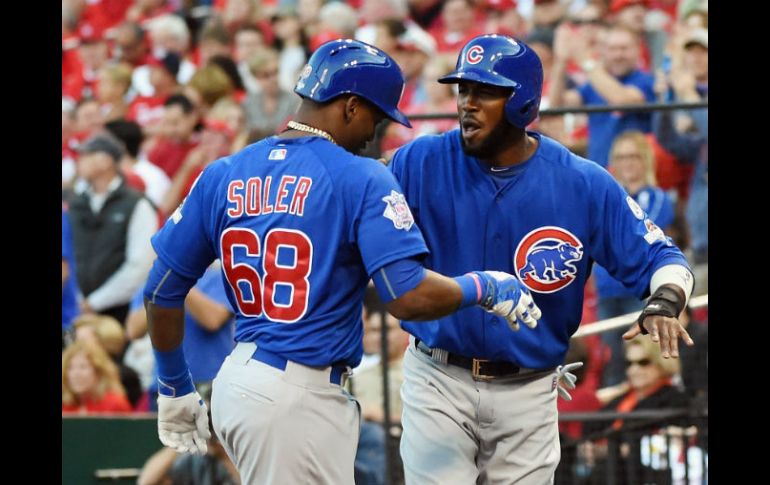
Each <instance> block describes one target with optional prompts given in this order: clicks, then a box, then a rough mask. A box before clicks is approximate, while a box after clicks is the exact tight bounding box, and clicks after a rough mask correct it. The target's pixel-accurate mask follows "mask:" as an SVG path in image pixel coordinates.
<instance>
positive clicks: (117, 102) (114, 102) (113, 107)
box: [96, 64, 131, 123]
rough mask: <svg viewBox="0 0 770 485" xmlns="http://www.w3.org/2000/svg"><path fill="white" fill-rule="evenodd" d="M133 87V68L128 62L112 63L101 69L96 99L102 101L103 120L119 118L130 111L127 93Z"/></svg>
mask: <svg viewBox="0 0 770 485" xmlns="http://www.w3.org/2000/svg"><path fill="white" fill-rule="evenodd" d="M129 88H131V68H130V67H129V66H127V65H126V64H111V65H108V66H106V67H104V68H102V70H101V71H99V84H97V86H96V99H97V100H98V101H99V103H101V106H100V109H101V114H102V120H103V121H104V122H105V123H106V122H108V121H113V120H117V119H120V118H123V117H125V115H126V113H127V112H128V104H127V103H126V94H128V90H129Z"/></svg>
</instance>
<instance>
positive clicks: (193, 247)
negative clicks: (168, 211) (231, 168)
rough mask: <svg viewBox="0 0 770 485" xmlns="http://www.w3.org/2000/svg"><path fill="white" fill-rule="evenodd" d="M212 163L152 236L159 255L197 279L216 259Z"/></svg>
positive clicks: (163, 259)
mask: <svg viewBox="0 0 770 485" xmlns="http://www.w3.org/2000/svg"><path fill="white" fill-rule="evenodd" d="M211 168H212V165H209V167H207V169H206V170H204V171H203V173H202V174H201V175H200V176H199V177H198V179H197V180H196V181H195V183H194V184H193V188H192V189H191V190H190V193H189V194H188V195H187V197H186V198H185V199H184V201H182V203H181V204H180V205H179V207H178V208H177V209H176V210H175V211H174V213H173V214H172V215H171V217H169V219H168V220H167V221H166V223H165V224H164V225H163V227H162V228H161V229H160V231H158V233H157V234H155V236H153V238H152V247H153V248H154V249H155V253H156V254H157V255H158V258H159V259H161V260H162V261H163V262H164V263H166V264H167V265H168V266H169V267H170V268H171V269H173V270H174V271H175V272H177V273H178V274H179V275H181V276H184V277H185V278H193V279H195V280H197V279H198V278H199V277H200V276H201V275H202V274H203V273H204V272H205V271H206V268H207V267H208V265H209V264H210V263H211V262H212V261H213V260H214V259H215V258H216V252H215V249H214V246H213V244H212V242H211V241H212V235H211V234H210V229H209V228H210V226H211V224H210V223H209V221H208V219H209V217H210V214H211V205H212V204H213V203H214V200H213V194H210V193H209V192H210V191H209V190H208V189H209V184H210V182H211V181H210V179H211V175H212V174H213V173H214V172H213V170H210V169H211Z"/></svg>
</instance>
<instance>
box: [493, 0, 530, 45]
mask: <svg viewBox="0 0 770 485" xmlns="http://www.w3.org/2000/svg"><path fill="white" fill-rule="evenodd" d="M482 5H483V6H484V9H485V10H486V11H487V20H486V24H485V25H486V27H485V29H484V31H485V32H489V33H496V34H505V35H510V36H511V37H516V38H523V37H524V34H526V32H527V21H526V19H525V18H524V17H523V16H522V15H521V14H520V13H519V11H518V10H517V3H516V0H484V1H483V3H482Z"/></svg>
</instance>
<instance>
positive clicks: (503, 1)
mask: <svg viewBox="0 0 770 485" xmlns="http://www.w3.org/2000/svg"><path fill="white" fill-rule="evenodd" d="M517 6H518V5H517V4H516V0H486V1H485V2H484V7H485V8H486V9H488V10H496V11H498V12H505V11H506V10H512V9H515V8H516V7H517Z"/></svg>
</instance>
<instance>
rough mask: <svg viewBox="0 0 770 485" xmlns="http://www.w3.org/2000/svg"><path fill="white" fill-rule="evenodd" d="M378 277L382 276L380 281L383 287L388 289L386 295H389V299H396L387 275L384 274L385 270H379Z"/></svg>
mask: <svg viewBox="0 0 770 485" xmlns="http://www.w3.org/2000/svg"><path fill="white" fill-rule="evenodd" d="M380 275H381V276H382V280H383V282H384V283H385V287H386V288H387V289H388V293H390V297H391V298H392V299H394V300H395V299H396V298H397V297H396V292H395V291H393V286H392V285H391V284H390V280H388V275H387V273H385V268H380Z"/></svg>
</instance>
